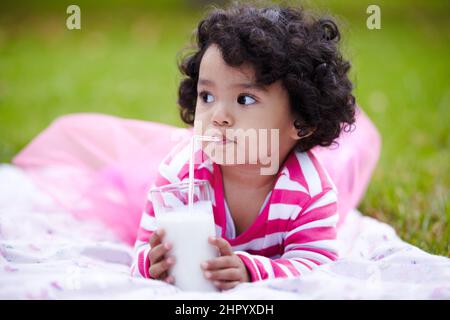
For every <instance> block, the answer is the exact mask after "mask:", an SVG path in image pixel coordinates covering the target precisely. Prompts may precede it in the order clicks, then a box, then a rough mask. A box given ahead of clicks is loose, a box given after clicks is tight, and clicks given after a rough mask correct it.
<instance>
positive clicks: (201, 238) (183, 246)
mask: <svg viewBox="0 0 450 320" xmlns="http://www.w3.org/2000/svg"><path fill="white" fill-rule="evenodd" d="M156 220H157V223H158V225H159V227H161V228H163V229H164V230H165V231H166V235H165V237H164V242H170V243H172V245H173V247H172V249H171V251H170V252H169V255H173V256H175V264H174V265H173V266H172V267H171V270H170V272H169V274H170V275H172V276H173V277H174V278H175V285H176V286H177V287H179V288H180V289H182V290H191V291H218V290H217V289H216V287H215V286H214V285H213V284H212V283H211V282H210V281H209V280H207V279H206V278H205V277H204V275H203V271H202V269H201V267H200V264H201V263H202V262H204V261H206V260H209V259H212V258H215V257H217V256H218V252H217V249H216V248H215V247H214V246H213V245H211V244H209V242H208V237H209V236H215V224H214V215H213V211H212V205H211V202H210V201H198V202H195V203H194V204H193V207H192V212H191V213H189V208H188V206H184V207H177V208H175V209H173V211H170V212H164V213H162V214H159V215H157V217H156Z"/></svg>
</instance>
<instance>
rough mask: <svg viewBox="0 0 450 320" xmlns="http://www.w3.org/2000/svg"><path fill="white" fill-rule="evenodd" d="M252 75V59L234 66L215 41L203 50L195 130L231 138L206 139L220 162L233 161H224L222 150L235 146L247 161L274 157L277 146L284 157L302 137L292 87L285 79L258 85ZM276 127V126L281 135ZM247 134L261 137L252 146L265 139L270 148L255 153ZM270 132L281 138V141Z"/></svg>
mask: <svg viewBox="0 0 450 320" xmlns="http://www.w3.org/2000/svg"><path fill="white" fill-rule="evenodd" d="M254 79H255V76H254V71H253V68H252V66H251V65H249V64H243V65H242V66H240V67H238V68H235V67H230V66H229V65H227V64H226V62H225V61H224V60H223V58H222V54H221V52H220V49H219V47H218V46H217V45H215V44H212V45H211V46H210V47H209V48H208V49H207V50H206V52H205V53H204V56H203V58H202V61H201V64H200V72H199V81H198V85H197V93H198V96H197V104H196V111H195V129H196V133H197V134H202V135H215V136H221V137H227V138H229V139H230V140H232V141H228V142H227V143H222V142H220V143H218V142H214V143H209V144H205V145H207V146H209V147H210V148H209V152H208V151H207V153H208V154H209V155H210V156H211V150H212V149H213V150H214V155H213V156H212V158H214V160H215V161H216V162H218V163H221V164H231V163H230V162H229V161H227V162H226V163H224V162H223V159H225V158H224V157H223V154H230V152H234V153H233V154H234V155H237V154H239V152H244V153H245V155H246V161H245V163H246V164H248V163H255V162H249V161H255V160H256V161H257V163H258V164H267V161H268V160H267V157H269V158H270V157H273V156H274V152H278V154H279V159H280V160H283V159H284V157H285V156H286V155H287V153H288V152H289V151H290V150H291V149H292V147H293V146H294V145H295V143H296V140H297V139H298V137H297V130H296V129H295V127H294V125H293V123H294V120H295V119H294V117H293V116H292V114H291V111H290V106H289V96H288V92H287V90H286V89H285V88H284V87H283V86H282V84H281V81H280V80H278V81H276V82H274V83H272V84H271V85H269V86H265V87H257V86H255V81H254ZM239 129H241V130H239ZM273 129H275V131H276V130H278V134H279V139H277V138H276V134H275V131H274V130H273ZM263 131H266V134H267V137H268V138H265V136H261V134H263ZM244 136H246V137H247V139H250V141H251V139H252V137H254V136H257V137H260V138H259V140H258V141H254V142H251V144H252V146H253V147H254V146H255V144H256V145H258V146H259V149H261V143H266V148H267V149H265V148H264V149H262V150H264V152H263V153H264V154H260V153H261V150H259V151H258V152H257V153H256V154H254V152H253V151H252V150H249V145H248V144H246V142H245V138H244V139H241V138H243V137H244ZM270 137H272V140H275V139H276V140H278V141H279V142H278V145H277V144H275V143H274V141H271V140H270ZM205 145H204V146H205ZM246 145H247V146H246ZM205 149H208V148H205ZM274 149H278V150H274ZM265 150H267V151H265ZM220 159H222V161H221V160H220ZM236 160H237V159H236V158H235V161H236ZM233 164H236V162H235V163H233ZM238 164H242V163H238Z"/></svg>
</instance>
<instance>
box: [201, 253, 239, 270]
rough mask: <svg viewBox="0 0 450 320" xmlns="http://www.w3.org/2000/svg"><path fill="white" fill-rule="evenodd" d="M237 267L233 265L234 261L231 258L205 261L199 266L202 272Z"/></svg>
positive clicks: (225, 257) (224, 257)
mask: <svg viewBox="0 0 450 320" xmlns="http://www.w3.org/2000/svg"><path fill="white" fill-rule="evenodd" d="M237 266H238V265H237V264H236V263H234V259H233V257H232V256H222V257H217V258H214V259H211V260H208V261H205V262H203V263H202V264H201V267H202V269H204V270H216V269H225V268H233V267H237Z"/></svg>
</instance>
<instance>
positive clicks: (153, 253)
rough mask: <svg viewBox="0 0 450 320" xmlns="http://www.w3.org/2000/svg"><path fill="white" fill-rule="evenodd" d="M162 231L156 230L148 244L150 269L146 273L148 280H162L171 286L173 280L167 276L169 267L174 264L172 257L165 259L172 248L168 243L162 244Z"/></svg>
mask: <svg viewBox="0 0 450 320" xmlns="http://www.w3.org/2000/svg"><path fill="white" fill-rule="evenodd" d="M164 234H165V232H164V229H157V230H156V231H155V232H154V233H153V235H152V237H151V239H150V241H149V243H150V247H151V249H150V253H149V259H150V268H149V269H148V272H149V274H150V278H152V279H157V280H164V281H165V282H167V283H170V284H173V283H174V281H175V279H174V278H173V277H172V276H169V275H168V271H169V269H170V267H172V266H173V264H174V263H175V258H174V257H166V253H167V252H168V251H169V250H170V249H171V248H172V245H171V244H170V243H162V238H163V237H164Z"/></svg>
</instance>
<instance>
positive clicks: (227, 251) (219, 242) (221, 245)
mask: <svg viewBox="0 0 450 320" xmlns="http://www.w3.org/2000/svg"><path fill="white" fill-rule="evenodd" d="M208 240H209V243H211V244H213V245H215V246H216V247H217V248H218V249H219V251H220V255H221V256H230V255H232V254H233V249H232V248H231V245H230V244H229V243H228V241H227V240H225V239H224V238H221V237H209V238H208Z"/></svg>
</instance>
